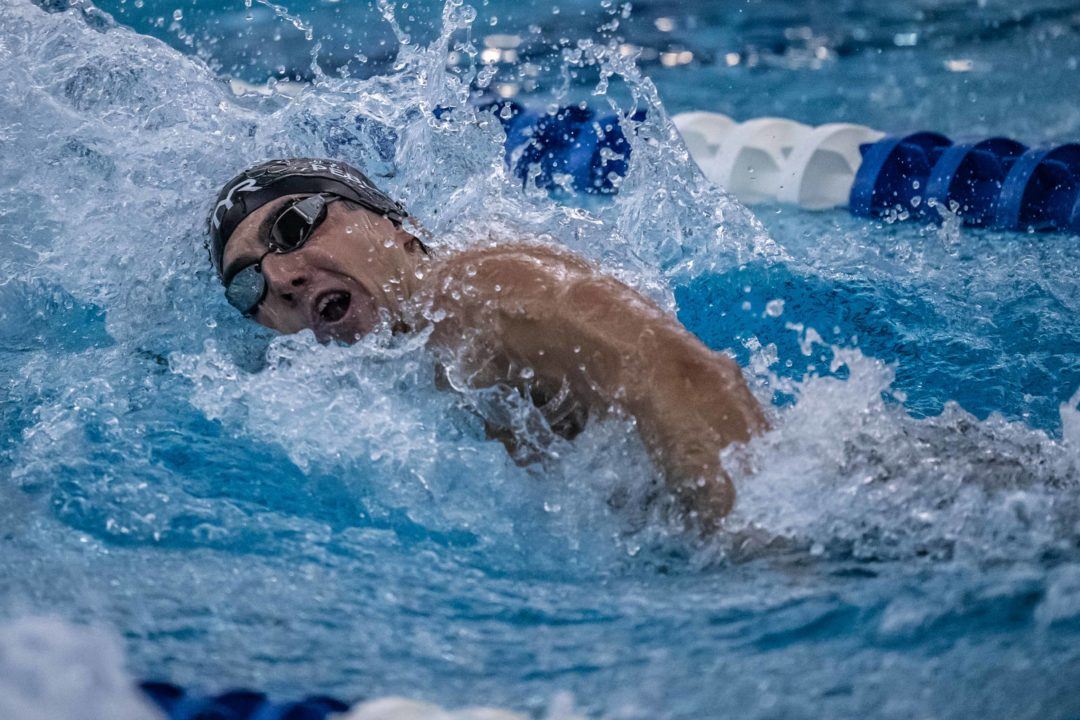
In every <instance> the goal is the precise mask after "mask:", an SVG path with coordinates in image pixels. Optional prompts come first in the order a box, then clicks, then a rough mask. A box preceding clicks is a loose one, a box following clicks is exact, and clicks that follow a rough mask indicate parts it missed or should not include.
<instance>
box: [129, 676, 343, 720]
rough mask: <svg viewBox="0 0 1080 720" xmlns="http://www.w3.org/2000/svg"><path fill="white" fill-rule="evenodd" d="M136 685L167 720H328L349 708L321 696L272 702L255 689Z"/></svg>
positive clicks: (157, 683) (159, 683) (155, 684)
mask: <svg viewBox="0 0 1080 720" xmlns="http://www.w3.org/2000/svg"><path fill="white" fill-rule="evenodd" d="M139 687H140V688H141V689H142V691H143V692H144V693H145V694H146V695H147V696H148V697H149V698H150V699H151V700H152V701H153V702H154V704H155V705H157V706H158V708H160V709H161V711H162V712H163V713H164V714H165V716H166V717H167V718H169V720H329V718H331V717H333V716H336V715H339V714H341V713H344V712H346V711H347V710H348V709H349V706H348V705H346V704H345V703H343V702H341V701H340V700H335V699H334V698H329V697H321V696H312V697H308V698H305V699H303V700H300V701H298V702H288V703H274V702H270V700H269V699H268V698H267V696H266V695H265V694H264V693H261V692H257V691H254V690H232V691H229V692H226V693H222V694H220V695H214V696H208V697H198V696H193V695H189V694H188V693H187V692H186V691H185V690H184V689H183V688H181V687H179V686H177V685H173V684H171V683H165V682H155V681H147V682H143V683H140V685H139Z"/></svg>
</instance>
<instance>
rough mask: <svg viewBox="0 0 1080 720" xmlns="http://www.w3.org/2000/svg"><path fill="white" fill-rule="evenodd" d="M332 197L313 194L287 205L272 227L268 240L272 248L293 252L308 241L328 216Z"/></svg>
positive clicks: (278, 250) (275, 250)
mask: <svg viewBox="0 0 1080 720" xmlns="http://www.w3.org/2000/svg"><path fill="white" fill-rule="evenodd" d="M331 199H332V198H331ZM331 199H327V198H326V197H325V196H323V195H312V196H311V197H308V198H304V199H303V200H300V201H299V202H295V203H292V204H291V205H289V206H288V207H286V208H285V209H284V210H283V211H282V212H281V214H280V215H278V217H277V220H275V221H274V226H273V227H272V228H270V238H269V241H268V242H267V245H268V246H269V247H270V249H271V250H273V251H274V252H291V251H293V250H296V249H297V248H299V247H300V246H301V245H303V244H304V243H306V242H307V241H308V238H310V237H311V234H312V233H313V232H315V228H317V227H319V223H321V222H322V221H323V219H325V218H326V206H327V205H328V204H330V202H331Z"/></svg>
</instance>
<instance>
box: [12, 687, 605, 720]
mask: <svg viewBox="0 0 1080 720" xmlns="http://www.w3.org/2000/svg"><path fill="white" fill-rule="evenodd" d="M139 688H140V689H141V690H142V692H143V693H144V694H145V695H146V696H147V697H148V698H149V699H150V700H151V701H152V702H153V703H154V705H156V706H157V708H158V709H159V710H160V711H161V712H162V713H163V714H164V716H165V717H166V718H167V719H168V720H417V719H418V718H424V720H528V718H527V717H526V716H525V715H522V714H520V713H516V712H513V711H510V710H502V709H500V708H492V707H469V708H463V709H461V710H448V709H445V708H442V707H439V706H438V705H432V704H431V703H426V702H420V701H417V700H409V699H407V698H402V697H383V698H376V699H372V700H364V701H361V702H359V703H357V704H355V705H353V706H351V707H350V706H349V705H347V704H345V703H343V702H341V701H340V700H335V699H334V698H331V697H324V696H310V697H307V698H305V699H303V700H300V701H297V702H272V701H270V700H269V699H268V698H267V696H266V694H265V693H263V692H259V691H257V690H230V691H229V692H224V693H221V694H220V695H208V696H200V695H195V694H192V693H188V692H187V691H186V690H185V689H184V688H182V687H180V686H178V685H173V684H172V683H167V682H157V681H146V682H143V683H140V684H139ZM569 712H570V711H569V710H567V711H566V712H561V713H560V714H559V717H561V718H565V719H566V720H584V718H581V717H579V716H578V715H576V714H567V713H569ZM4 720H7V719H6V718H5V719H4Z"/></svg>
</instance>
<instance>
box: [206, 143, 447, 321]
mask: <svg viewBox="0 0 1080 720" xmlns="http://www.w3.org/2000/svg"><path fill="white" fill-rule="evenodd" d="M405 218H406V213H405V210H404V209H403V208H402V207H401V205H399V204H398V203H396V202H394V201H393V200H391V199H390V198H389V197H388V196H387V195H386V194H384V193H383V192H382V191H381V190H379V189H378V188H376V187H375V185H374V184H373V183H372V182H371V181H370V180H368V178H367V177H365V176H364V175H363V174H362V173H361V172H360V171H358V170H356V169H355V168H353V167H351V166H349V165H347V164H345V163H342V162H338V161H333V160H316V159H308V158H302V159H296V160H274V161H270V162H267V163H262V164H260V165H257V166H255V167H253V168H251V169H250V170H246V171H244V172H243V173H241V174H240V175H238V176H237V177H235V178H233V179H232V180H230V181H229V182H228V183H227V184H226V185H225V187H224V188H223V189H222V191H221V193H220V194H219V195H218V199H217V202H216V203H215V205H214V208H213V210H212V212H211V215H210V218H209V231H210V241H209V249H210V257H211V261H212V262H213V264H214V268H215V269H216V270H217V271H218V274H219V276H220V277H221V280H222V283H224V285H225V288H226V296H227V297H228V299H229V302H230V303H232V304H233V305H234V306H235V307H237V309H239V310H240V311H241V312H243V313H244V314H246V315H249V316H251V317H254V318H255V320H257V321H258V322H259V323H261V324H263V325H265V326H267V327H270V328H273V329H275V330H278V331H280V332H285V333H293V332H299V331H300V330H303V329H305V328H310V329H311V330H313V331H314V332H315V335H316V337H318V338H319V339H320V340H324V341H325V340H330V339H335V340H341V341H344V342H352V341H354V340H356V339H357V338H358V337H360V336H362V335H364V334H365V333H367V332H369V331H370V330H371V329H372V328H373V327H374V326H375V325H376V324H377V323H378V322H379V318H380V315H385V316H388V317H389V318H391V319H400V317H401V306H402V303H403V302H404V300H405V299H406V298H407V297H408V296H409V294H410V293H411V289H412V284H413V281H414V273H415V271H416V264H417V263H418V262H419V261H420V258H421V257H422V256H423V255H424V254H425V252H426V250H425V248H424V246H423V244H422V243H421V242H420V241H419V240H417V239H416V238H415V237H414V236H413V235H411V234H410V233H408V232H406V231H405V230H404V229H403V228H402V223H403V222H404V220H405Z"/></svg>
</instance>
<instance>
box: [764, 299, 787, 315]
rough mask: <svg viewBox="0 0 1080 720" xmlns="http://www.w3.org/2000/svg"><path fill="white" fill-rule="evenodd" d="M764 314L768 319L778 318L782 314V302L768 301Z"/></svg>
mask: <svg viewBox="0 0 1080 720" xmlns="http://www.w3.org/2000/svg"><path fill="white" fill-rule="evenodd" d="M765 314H766V315H768V316H769V317H774V318H775V317H780V316H781V315H783V314H784V301H783V300H770V301H769V302H768V303H766V304H765Z"/></svg>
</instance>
